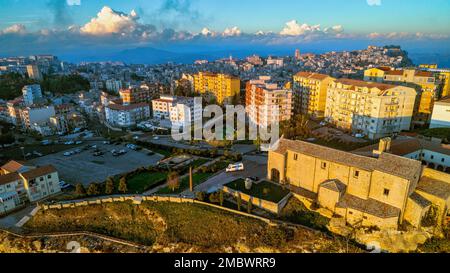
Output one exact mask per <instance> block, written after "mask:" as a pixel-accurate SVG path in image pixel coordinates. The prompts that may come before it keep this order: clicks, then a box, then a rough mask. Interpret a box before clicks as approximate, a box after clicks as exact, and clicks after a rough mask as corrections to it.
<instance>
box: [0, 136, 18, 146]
mask: <svg viewBox="0 0 450 273" xmlns="http://www.w3.org/2000/svg"><path fill="white" fill-rule="evenodd" d="M15 141H16V139H15V138H14V135H13V134H11V133H8V134H2V135H0V144H1V145H2V148H4V147H5V145H6V144H12V143H14V142H15Z"/></svg>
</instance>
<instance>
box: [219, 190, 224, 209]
mask: <svg viewBox="0 0 450 273" xmlns="http://www.w3.org/2000/svg"><path fill="white" fill-rule="evenodd" d="M219 202H220V205H221V206H223V190H220V192H219Z"/></svg>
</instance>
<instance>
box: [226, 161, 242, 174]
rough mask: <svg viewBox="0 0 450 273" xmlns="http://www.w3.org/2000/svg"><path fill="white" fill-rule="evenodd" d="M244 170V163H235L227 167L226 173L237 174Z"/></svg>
mask: <svg viewBox="0 0 450 273" xmlns="http://www.w3.org/2000/svg"><path fill="white" fill-rule="evenodd" d="M243 170H244V163H242V162H241V163H236V164H230V165H228V167H227V170H226V172H227V173H230V172H238V171H243Z"/></svg>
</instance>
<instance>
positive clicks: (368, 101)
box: [325, 79, 416, 139]
mask: <svg viewBox="0 0 450 273" xmlns="http://www.w3.org/2000/svg"><path fill="white" fill-rule="evenodd" d="M415 98H416V91H415V90H414V89H413V88H409V87H405V86H395V85H389V84H382V83H370V82H365V81H359V80H350V79H338V80H334V81H332V82H331V83H330V84H329V87H328V91H327V101H326V109H325V119H326V121H327V122H329V123H331V124H333V125H335V126H336V127H338V128H341V129H344V130H347V131H349V132H353V133H360V134H364V135H366V136H367V137H368V138H370V139H378V138H382V137H385V136H391V135H393V134H396V133H399V132H401V131H404V130H409V129H410V127H411V120H412V115H413V111H414V102H415Z"/></svg>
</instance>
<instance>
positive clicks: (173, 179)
mask: <svg viewBox="0 0 450 273" xmlns="http://www.w3.org/2000/svg"><path fill="white" fill-rule="evenodd" d="M167 186H168V187H169V189H170V190H171V191H175V190H176V189H178V188H179V187H180V178H179V176H178V173H177V172H170V173H169V174H168V175H167Z"/></svg>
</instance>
